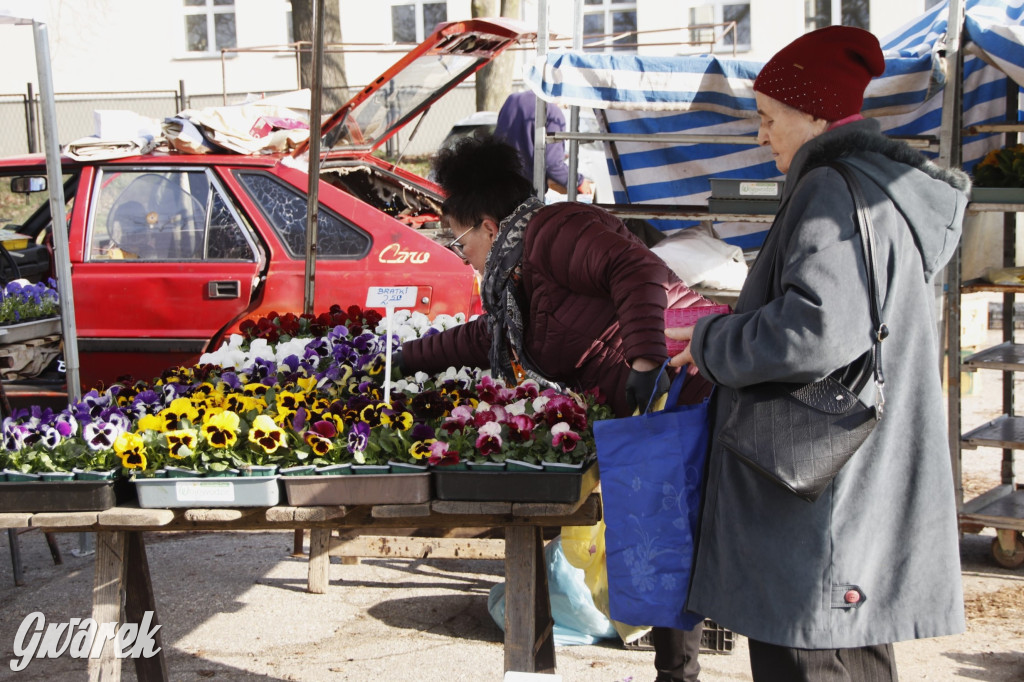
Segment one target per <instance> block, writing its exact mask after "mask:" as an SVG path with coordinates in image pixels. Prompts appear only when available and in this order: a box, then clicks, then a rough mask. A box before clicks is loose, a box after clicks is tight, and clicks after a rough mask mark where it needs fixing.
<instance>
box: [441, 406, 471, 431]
mask: <svg viewBox="0 0 1024 682" xmlns="http://www.w3.org/2000/svg"><path fill="white" fill-rule="evenodd" d="M472 423H473V410H472V409H471V408H470V407H468V406H466V405H459V406H458V407H456V408H454V409H453V410H452V413H451V414H450V415H449V416H448V417H445V420H444V422H442V424H441V428H443V429H444V430H445V431H447V432H448V433H454V432H455V431H461V430H462V429H463V428H464V427H465V426H466V425H467V424H470V425H472Z"/></svg>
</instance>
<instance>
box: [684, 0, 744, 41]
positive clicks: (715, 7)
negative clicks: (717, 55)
mask: <svg viewBox="0 0 1024 682" xmlns="http://www.w3.org/2000/svg"><path fill="white" fill-rule="evenodd" d="M731 22H735V26H733V25H732V23H731ZM690 42H691V43H694V44H698V45H699V44H706V45H708V46H709V47H710V48H711V49H710V50H709V51H714V49H715V48H720V47H724V48H728V49H730V50H731V49H733V48H734V47H735V48H736V49H737V50H749V49H750V3H749V2H745V3H737V2H721V1H720V2H713V3H705V4H702V5H697V6H695V7H691V8H690Z"/></svg>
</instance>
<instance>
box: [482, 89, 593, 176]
mask: <svg viewBox="0 0 1024 682" xmlns="http://www.w3.org/2000/svg"><path fill="white" fill-rule="evenodd" d="M547 112H548V119H547V123H546V124H545V129H546V130H547V131H548V132H549V133H560V132H562V131H564V130H565V116H564V115H563V114H562V110H561V109H559V108H558V107H557V106H554V105H552V104H548V105H547ZM536 121H537V96H536V95H534V94H533V92H531V91H530V90H526V91H524V92H514V93H512V94H511V95H509V96H508V99H506V100H505V103H504V104H502V105H501V111H499V112H498V122H497V123H496V124H495V126H494V136H495V137H497V138H498V139H500V140H504V141H505V142H507V143H509V144H510V145H512V146H513V147H515V149H516V151H517V152H519V156H520V158H522V160H523V168H522V171H521V173H522V175H523V177H525V178H526V179H527V180H529V181H530V182H531V183H532V182H533V149H534V129H535V127H536ZM544 168H545V178H546V179H547V184H548V187H549V188H550V189H553V190H555V191H556V192H559V193H561V194H568V193H569V190H568V187H569V167H568V166H567V165H566V164H565V143H563V142H549V143H548V144H547V145H546V146H545V147H544ZM575 185H576V188H577V190H578V191H579V193H580V194H591V193H592V192H593V191H594V183H592V182H591V181H590V180H588V179H587V178H585V177H583V176H582V175H580V174H577V176H576V178H575Z"/></svg>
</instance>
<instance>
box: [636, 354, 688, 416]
mask: <svg viewBox="0 0 1024 682" xmlns="http://www.w3.org/2000/svg"><path fill="white" fill-rule="evenodd" d="M671 359H672V358H668V360H665V361H664V362H663V363H661V369H660V370H659V371H658V378H659V379H660V378H661V375H662V374H664V373H665V369H666V368H667V367H668V363H669V360H671ZM685 370H686V365H683V366H682V367H680V368H679V374H677V375H676V378H675V379H673V380H672V385H671V386H669V387H668V395H667V396H666V397H665V409H668V407H669V405H672V406H674V405H675V404H676V403H678V402H679V394H680V393H682V392H683V384H685V383H686V377H687V374H686V371H685ZM657 392H658V387H657V383H655V387H654V390H653V391H651V397H650V398H648V399H647V407H645V408H644V411H643V414H647V413H648V412H650V411H651V405H653V404H654V397H655V395H656V394H657Z"/></svg>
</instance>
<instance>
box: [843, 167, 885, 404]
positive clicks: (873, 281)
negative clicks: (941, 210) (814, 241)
mask: <svg viewBox="0 0 1024 682" xmlns="http://www.w3.org/2000/svg"><path fill="white" fill-rule="evenodd" d="M829 165H830V166H831V167H832V168H835V169H836V171H838V172H839V174H840V175H841V176H843V179H844V180H845V181H846V184H847V185H848V186H849V188H850V194H851V195H852V196H853V205H854V209H855V213H854V216H855V218H856V220H855V222H856V225H857V228H858V230H859V232H860V242H861V246H862V247H863V251H864V261H865V266H866V267H867V284H868V306H869V308H870V309H871V326H872V330H873V340H872V346H871V352H872V359H873V362H872V364H873V365H874V376H875V390H876V391H877V393H878V396H877V399H876V400H875V412H876V413H877V415H878V418H879V419H881V418H882V413H883V411H884V410H885V393H884V390H883V389H884V388H885V376H884V375H883V373H882V341H883V340H884V339H885V338H886V337H887V336H889V327H887V326H886V324H885V323H884V322H882V315H881V307H882V306H881V301H880V295H879V292H878V276H877V270H876V269H875V229H874V223H873V222H872V221H871V214H870V213H869V212H868V202H867V200H866V199H865V198H864V190H863V189H862V188H861V184H860V181H859V180H857V176H856V175H855V174H854V172H853V169H852V168H850V166H849V165H848V164H845V163H842V162H837V163H833V164H829Z"/></svg>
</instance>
